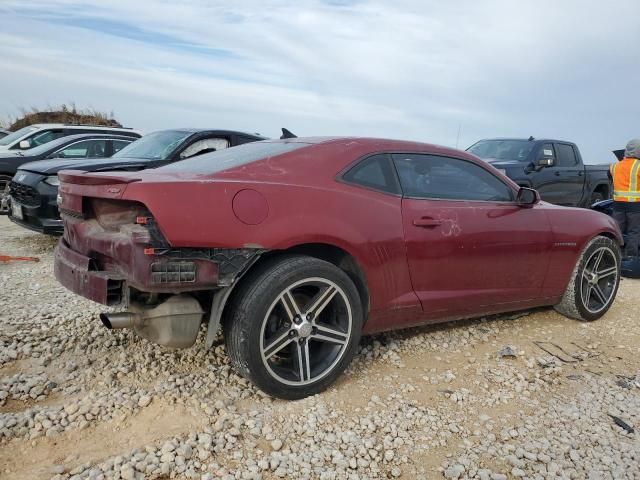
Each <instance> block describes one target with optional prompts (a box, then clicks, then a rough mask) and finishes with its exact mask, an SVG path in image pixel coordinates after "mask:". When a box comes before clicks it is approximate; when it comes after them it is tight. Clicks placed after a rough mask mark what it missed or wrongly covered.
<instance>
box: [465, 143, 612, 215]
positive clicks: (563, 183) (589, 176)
mask: <svg viewBox="0 0 640 480" xmlns="http://www.w3.org/2000/svg"><path fill="white" fill-rule="evenodd" d="M467 151H468V152H470V153H473V154H474V155H476V156H478V157H480V158H482V159H483V160H485V161H487V162H489V163H490V164H491V165H493V166H494V167H496V168H497V169H498V170H500V171H501V172H502V173H504V174H505V175H506V176H508V177H509V178H511V179H512V180H513V181H514V182H516V183H517V184H518V185H520V186H522V187H529V188H534V189H536V190H537V191H538V192H539V193H540V197H541V198H542V199H543V200H545V201H547V202H549V203H554V204H556V205H565V206H570V207H584V208H589V207H590V206H591V205H592V204H594V203H595V202H598V201H600V200H605V199H608V198H610V197H611V194H612V191H613V188H612V186H611V182H610V180H609V177H608V175H607V172H608V169H609V166H608V165H585V164H584V163H583V161H582V156H581V155H580V150H579V149H578V147H577V145H576V144H575V143H571V142H566V141H562V140H552V139H535V138H533V137H529V138H528V139H518V138H515V139H513V138H495V139H486V140H480V141H478V142H476V143H474V144H473V145H471V146H470V147H469V148H467Z"/></svg>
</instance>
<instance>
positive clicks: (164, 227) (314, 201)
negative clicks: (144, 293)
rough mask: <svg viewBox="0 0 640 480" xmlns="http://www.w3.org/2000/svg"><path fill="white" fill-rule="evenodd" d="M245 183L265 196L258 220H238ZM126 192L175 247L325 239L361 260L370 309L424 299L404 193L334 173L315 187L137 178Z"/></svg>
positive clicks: (286, 244) (277, 245) (268, 245)
mask: <svg viewBox="0 0 640 480" xmlns="http://www.w3.org/2000/svg"><path fill="white" fill-rule="evenodd" d="M319 183H324V182H319ZM247 189H248V190H255V191H257V192H259V193H260V194H261V195H262V197H264V199H265V200H266V203H267V208H268V213H267V215H266V218H265V219H264V220H263V221H262V222H261V223H259V224H257V225H248V224H246V223H244V222H242V221H240V220H239V219H238V218H237V217H236V215H235V214H234V211H233V208H232V205H233V199H234V197H235V196H236V195H237V194H238V192H240V191H242V190H247ZM124 198H132V199H133V198H135V199H136V200H138V201H141V202H142V203H144V204H145V205H146V206H147V207H148V208H149V210H150V211H151V213H152V215H153V216H154V218H155V219H156V222H157V224H158V225H159V227H160V229H161V231H162V233H163V235H164V236H165V238H166V239H167V240H168V241H169V243H170V244H171V245H172V246H173V247H221V248H240V247H248V248H265V249H268V250H285V249H288V248H290V247H294V246H297V245H302V244H310V243H326V244H330V245H334V246H337V247H340V248H342V249H343V250H345V251H347V252H349V254H351V256H353V257H354V258H355V260H356V261H357V262H358V264H359V265H360V267H361V268H362V270H363V272H364V274H365V276H366V280H367V285H368V288H369V293H370V310H371V311H372V312H373V311H375V310H379V309H388V308H394V307H395V308H401V307H404V306H407V304H410V305H414V306H415V305H418V302H417V297H415V294H414V293H413V289H412V287H411V283H410V278H409V275H408V270H407V263H406V254H405V246H404V238H403V229H402V216H401V199H400V197H394V196H391V195H386V194H383V193H379V192H374V191H369V190H366V189H362V188H359V187H355V186H350V185H344V184H341V183H338V182H335V181H332V182H326V184H324V185H322V186H313V187H312V186H301V185H291V184H282V183H267V182H251V181H232V180H202V181H193V180H191V181H189V182H184V183H175V182H173V183H164V182H158V183H151V182H145V183H139V184H138V183H132V184H129V185H128V186H127V190H126V192H125V195H124Z"/></svg>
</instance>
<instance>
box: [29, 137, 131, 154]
mask: <svg viewBox="0 0 640 480" xmlns="http://www.w3.org/2000/svg"><path fill="white" fill-rule="evenodd" d="M101 138H104V139H105V140H126V141H131V142H134V141H136V140H137V138H135V137H131V136H128V135H116V134H110V133H79V134H77V135H67V136H65V137H60V138H56V139H55V140H51V141H50V142H47V143H43V144H42V145H40V147H44V146H49V147H50V148H57V147H59V146H60V145H66V144H68V143H73V142H75V141H79V140H93V139H101ZM26 152H29V150H25V153H26Z"/></svg>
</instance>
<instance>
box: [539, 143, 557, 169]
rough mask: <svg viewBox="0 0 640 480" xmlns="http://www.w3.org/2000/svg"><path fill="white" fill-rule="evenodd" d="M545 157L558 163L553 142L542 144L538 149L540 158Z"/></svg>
mask: <svg viewBox="0 0 640 480" xmlns="http://www.w3.org/2000/svg"><path fill="white" fill-rule="evenodd" d="M543 158H551V159H552V160H553V163H554V165H555V163H556V155H555V152H554V150H553V144H552V143H545V144H543V145H542V148H541V149H540V150H539V151H538V160H542V159H543Z"/></svg>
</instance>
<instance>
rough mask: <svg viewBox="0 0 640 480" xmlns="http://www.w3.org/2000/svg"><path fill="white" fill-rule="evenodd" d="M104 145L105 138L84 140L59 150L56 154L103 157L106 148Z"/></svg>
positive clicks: (105, 142) (59, 155)
mask: <svg viewBox="0 0 640 480" xmlns="http://www.w3.org/2000/svg"><path fill="white" fill-rule="evenodd" d="M106 145H107V141H106V140H85V141H84V142H77V143H74V144H72V145H69V146H68V147H66V148H64V149H62V150H60V151H59V152H58V153H57V156H58V157H60V158H89V157H99V158H104V157H105V156H106V150H107V147H106Z"/></svg>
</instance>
